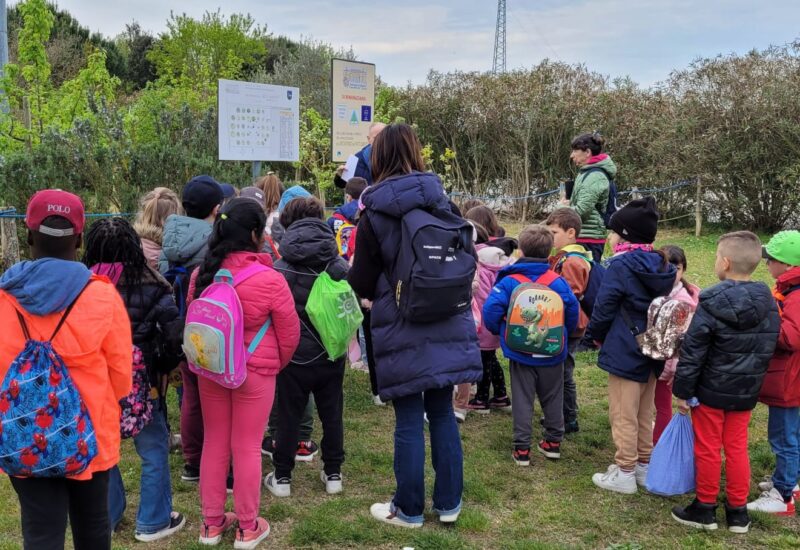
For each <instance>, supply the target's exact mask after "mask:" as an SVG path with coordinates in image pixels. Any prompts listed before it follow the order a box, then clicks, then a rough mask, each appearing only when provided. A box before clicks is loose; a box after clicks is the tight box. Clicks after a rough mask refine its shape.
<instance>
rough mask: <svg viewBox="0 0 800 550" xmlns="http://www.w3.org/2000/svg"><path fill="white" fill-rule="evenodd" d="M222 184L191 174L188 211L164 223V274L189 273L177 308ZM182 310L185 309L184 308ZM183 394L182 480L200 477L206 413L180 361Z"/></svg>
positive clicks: (200, 255) (178, 279) (201, 255)
mask: <svg viewBox="0 0 800 550" xmlns="http://www.w3.org/2000/svg"><path fill="white" fill-rule="evenodd" d="M222 198H223V197H222V188H221V187H220V185H219V183H217V182H216V181H215V180H214V178H212V177H210V176H197V177H195V178H192V179H191V180H190V181H189V183H187V184H186V186H185V187H184V188H183V194H182V199H181V200H182V205H183V210H184V212H186V215H185V216H184V215H180V214H173V215H172V216H170V217H168V218H167V222H166V223H165V224H164V239H163V243H164V244H163V247H164V248H163V250H162V251H161V256H160V257H159V261H158V270H159V271H160V272H161V274H162V275H165V276H167V277H168V278H169V280H170V282H171V283H172V281H173V279H172V278H171V277H172V276H171V274H170V275H168V274H169V272H170V271H171V270H174V269H175V268H184V269H185V270H186V271H187V273H188V274H187V275H182V276H181V275H177V276H175V284H174V285H173V288H175V292H176V296H175V299H176V301H177V302H178V305H179V307H178V309H179V310H180V309H184V308H182V307H181V306H182V305H183V304H185V302H186V298H187V293H188V289H189V275H190V274H191V273H192V272H193V271H195V268H197V266H199V265H200V264H201V263H202V262H203V260H204V259H205V257H206V252H207V250H208V238H209V235H211V224H213V223H214V218H215V217H216V215H217V212H218V211H219V207H220V204H222ZM181 313H183V312H181ZM180 369H181V378H182V380H183V384H182V387H183V394H182V396H181V445H182V447H183V460H184V462H185V464H184V466H183V472H182V473H181V479H182V480H183V481H191V482H195V481H197V480H198V479H200V454H201V453H202V450H203V416H202V411H201V410H200V398H199V395H198V392H197V375H196V374H194V373H193V372H191V371H189V368H188V366H187V365H186V362H185V361H184V362H181V366H180Z"/></svg>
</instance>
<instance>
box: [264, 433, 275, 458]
mask: <svg viewBox="0 0 800 550" xmlns="http://www.w3.org/2000/svg"><path fill="white" fill-rule="evenodd" d="M274 452H275V441H273V440H272V437H271V436H269V435H268V436H267V437H265V438H264V439H263V440H262V441H261V454H262V455H265V456H268V457H270V458H272V453H274Z"/></svg>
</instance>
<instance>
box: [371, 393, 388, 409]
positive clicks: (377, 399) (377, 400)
mask: <svg viewBox="0 0 800 550" xmlns="http://www.w3.org/2000/svg"><path fill="white" fill-rule="evenodd" d="M372 402H373V403H375V404H376V405H377V406H379V407H385V406H386V403H385V402H384V401H381V396H380V395H373V396H372Z"/></svg>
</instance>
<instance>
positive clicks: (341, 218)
mask: <svg viewBox="0 0 800 550" xmlns="http://www.w3.org/2000/svg"><path fill="white" fill-rule="evenodd" d="M366 188H367V180H365V179H364V178H350V181H348V182H347V185H346V186H345V188H344V204H343V205H342V206H340V207H339V208H337V209H336V210H335V211H334V212H333V216H331V217H330V218H328V227H330V228H331V231H333V234H334V235H336V234H337V233H338V232H339V228H340V227H342V225H344V224H345V223H349V224H350V225H356V223H357V222H356V216H357V215H358V199H360V198H361V193H363V192H364V189H366Z"/></svg>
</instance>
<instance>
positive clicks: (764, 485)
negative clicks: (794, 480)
mask: <svg viewBox="0 0 800 550" xmlns="http://www.w3.org/2000/svg"><path fill="white" fill-rule="evenodd" d="M773 487H775V484H774V483H772V481H762V482H761V483H759V484H758V490H759V491H761V492H762V493H769V492H770V491H771V490H772V488H773ZM792 496H793V497H794V499H795V500H800V485H795V486H794V489H792Z"/></svg>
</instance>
